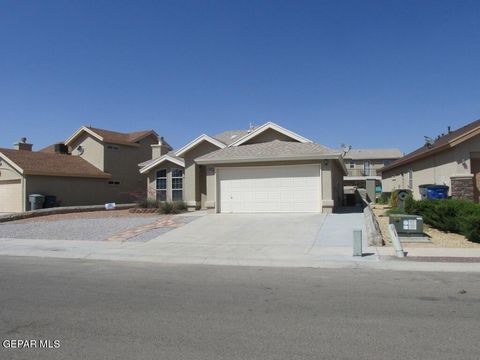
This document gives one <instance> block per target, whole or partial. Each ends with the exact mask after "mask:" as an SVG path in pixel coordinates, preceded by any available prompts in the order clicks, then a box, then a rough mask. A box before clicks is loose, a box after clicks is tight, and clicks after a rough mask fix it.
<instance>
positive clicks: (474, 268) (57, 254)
mask: <svg viewBox="0 0 480 360" xmlns="http://www.w3.org/2000/svg"><path fill="white" fill-rule="evenodd" d="M147 245H148V246H147ZM224 250H226V251H228V253H230V254H231V253H232V251H231V250H232V249H224ZM405 250H406V251H407V252H408V257H407V258H406V259H408V258H410V257H411V258H412V259H413V258H415V259H416V260H417V259H418V258H417V257H421V256H428V257H430V258H431V257H432V256H437V257H438V259H439V261H438V262H436V261H431V260H430V261H411V260H404V259H397V258H394V257H393V256H392V255H393V249H392V248H390V247H381V248H380V247H379V248H375V247H369V248H367V249H364V253H370V254H371V255H369V256H364V257H361V258H357V257H353V256H351V253H352V249H351V248H350V247H347V246H345V247H333V246H332V247H324V248H323V249H321V250H317V251H316V252H315V253H314V254H311V255H301V254H292V255H291V256H288V257H286V256H275V254H272V253H268V252H267V253H265V252H258V253H249V254H241V255H240V256H236V257H228V256H226V255H227V252H222V251H221V249H215V251H213V252H212V249H211V248H210V249H205V253H204V255H203V256H195V257H189V256H188V255H186V254H177V255H176V256H175V249H174V245H172V248H170V251H168V255H166V254H165V248H164V247H159V246H156V244H155V242H149V243H129V242H124V243H121V242H116V241H72V240H69V241H63V240H27V239H25V240H23V239H5V238H1V239H0V255H3V256H37V257H54V258H70V259H95V260H113V261H132V262H154V263H165V264H191V265H193V264H195V265H231V266H258V267H312V268H353V269H361V268H365V269H379V270H400V271H441V272H480V249H450V248H448V249H447V248H436V249H431V248H430V249H424V248H411V249H408V248H407V249H405ZM432 250H434V251H432ZM473 250H475V251H473ZM432 254H433V255H432ZM458 257H468V258H472V257H473V258H476V259H478V262H473V263H469V264H464V263H459V262H450V261H448V258H451V259H452V260H453V259H455V258H458Z"/></svg>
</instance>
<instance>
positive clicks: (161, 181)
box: [156, 169, 167, 201]
mask: <svg viewBox="0 0 480 360" xmlns="http://www.w3.org/2000/svg"><path fill="white" fill-rule="evenodd" d="M156 190H157V200H160V201H167V169H159V170H157V181H156Z"/></svg>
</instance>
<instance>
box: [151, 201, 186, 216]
mask: <svg viewBox="0 0 480 360" xmlns="http://www.w3.org/2000/svg"><path fill="white" fill-rule="evenodd" d="M185 210H187V205H186V204H185V203H184V202H183V201H164V202H162V203H160V206H159V208H158V212H159V213H160V214H179V213H181V212H183V211H185Z"/></svg>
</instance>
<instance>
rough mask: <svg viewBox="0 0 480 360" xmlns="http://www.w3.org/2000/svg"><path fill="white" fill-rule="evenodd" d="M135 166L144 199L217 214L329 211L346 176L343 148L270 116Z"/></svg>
mask: <svg viewBox="0 0 480 360" xmlns="http://www.w3.org/2000/svg"><path fill="white" fill-rule="evenodd" d="M140 166H141V169H140V172H141V173H142V174H146V175H147V176H148V193H149V197H151V198H157V199H161V200H183V201H185V202H186V204H187V206H188V208H189V210H195V209H207V208H214V209H215V210H216V212H219V213H258V212H331V211H332V210H333V209H334V208H335V207H338V206H341V203H342V199H343V176H344V175H346V174H347V170H346V168H345V165H344V163H343V158H342V153H341V152H340V151H337V150H332V149H329V148H327V147H325V146H323V145H320V144H316V143H314V142H312V141H311V140H309V139H307V138H305V137H303V136H301V135H299V134H296V133H294V132H293V131H290V130H288V129H285V128H283V127H281V126H279V125H277V124H274V123H272V122H268V123H266V124H263V125H262V126H259V127H255V128H251V129H250V130H238V131H226V132H223V133H221V134H219V135H216V136H209V135H206V134H203V135H200V136H199V137H197V138H196V139H194V140H192V141H191V142H189V143H188V144H186V145H185V146H183V147H182V148H181V149H179V150H177V151H175V152H169V153H167V154H164V155H162V156H157V157H156V158H153V159H152V160H150V161H148V162H144V163H142V164H140Z"/></svg>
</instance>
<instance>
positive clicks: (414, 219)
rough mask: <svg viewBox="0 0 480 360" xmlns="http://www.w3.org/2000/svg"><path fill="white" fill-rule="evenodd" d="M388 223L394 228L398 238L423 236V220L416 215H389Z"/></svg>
mask: <svg viewBox="0 0 480 360" xmlns="http://www.w3.org/2000/svg"><path fill="white" fill-rule="evenodd" d="M389 223H390V224H393V225H394V226H395V229H396V230H397V234H398V235H399V236H412V237H419V236H423V218H422V217H421V216H418V215H403V214H395V215H390V218H389Z"/></svg>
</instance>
